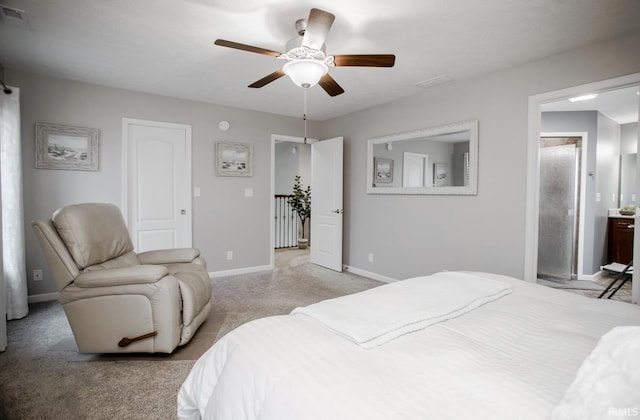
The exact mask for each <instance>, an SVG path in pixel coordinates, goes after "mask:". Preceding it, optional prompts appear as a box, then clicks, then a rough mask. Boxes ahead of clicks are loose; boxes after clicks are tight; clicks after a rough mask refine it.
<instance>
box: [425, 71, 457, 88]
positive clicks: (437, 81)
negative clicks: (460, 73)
mask: <svg viewBox="0 0 640 420" xmlns="http://www.w3.org/2000/svg"><path fill="white" fill-rule="evenodd" d="M449 82H453V79H452V78H450V77H449V76H447V75H446V74H439V75H437V76H434V77H431V78H429V79H427V80H423V81H422V82H418V83H416V86H418V87H420V88H423V89H428V88H430V87H433V86H436V85H442V84H444V83H449Z"/></svg>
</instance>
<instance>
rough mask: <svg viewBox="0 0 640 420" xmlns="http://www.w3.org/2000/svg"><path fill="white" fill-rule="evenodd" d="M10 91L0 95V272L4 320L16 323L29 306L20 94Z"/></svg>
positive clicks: (18, 91) (25, 313)
mask: <svg viewBox="0 0 640 420" xmlns="http://www.w3.org/2000/svg"><path fill="white" fill-rule="evenodd" d="M11 91H12V92H11V93H9V94H7V93H2V92H0V116H1V117H2V118H1V119H0V121H2V131H1V134H0V141H1V143H2V148H1V150H0V153H1V159H0V182H1V186H2V195H1V199H2V268H3V282H4V294H5V296H6V298H5V299H6V310H7V319H19V318H24V317H25V316H27V313H28V312H29V306H28V304H27V273H26V271H27V269H26V263H25V241H24V215H23V214H24V213H23V203H22V152H21V143H22V142H21V139H20V90H19V89H17V88H13V87H12V88H11Z"/></svg>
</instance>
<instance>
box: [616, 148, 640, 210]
mask: <svg viewBox="0 0 640 420" xmlns="http://www.w3.org/2000/svg"><path fill="white" fill-rule="evenodd" d="M637 161H638V154H637V153H625V154H623V155H620V185H619V189H620V192H619V194H618V207H624V206H626V205H629V204H636V200H637V197H636V194H637V193H636V191H638V190H637V189H636V162H637Z"/></svg>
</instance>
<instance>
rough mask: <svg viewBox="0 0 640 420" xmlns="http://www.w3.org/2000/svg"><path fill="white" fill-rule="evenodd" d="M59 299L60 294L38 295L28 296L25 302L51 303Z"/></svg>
mask: <svg viewBox="0 0 640 420" xmlns="http://www.w3.org/2000/svg"><path fill="white" fill-rule="evenodd" d="M59 297H60V292H52V293H40V294H38V295H29V296H28V297H27V301H28V302H29V303H39V302H51V301H52V300H58V298H59Z"/></svg>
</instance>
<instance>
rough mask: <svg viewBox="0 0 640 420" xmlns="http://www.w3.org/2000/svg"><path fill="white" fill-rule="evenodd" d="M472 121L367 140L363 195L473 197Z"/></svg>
mask: <svg viewBox="0 0 640 420" xmlns="http://www.w3.org/2000/svg"><path fill="white" fill-rule="evenodd" d="M477 176H478V121H477V120H470V121H462V122H458V123H453V124H447V125H441V126H437V127H430V128H425V129H422V130H416V131H411V132H406V133H400V134H392V135H389V136H384V137H376V138H373V139H369V140H368V141H367V193H368V194H433V195H436V194H446V195H475V194H477V191H478V179H477Z"/></svg>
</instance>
